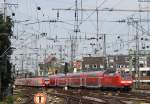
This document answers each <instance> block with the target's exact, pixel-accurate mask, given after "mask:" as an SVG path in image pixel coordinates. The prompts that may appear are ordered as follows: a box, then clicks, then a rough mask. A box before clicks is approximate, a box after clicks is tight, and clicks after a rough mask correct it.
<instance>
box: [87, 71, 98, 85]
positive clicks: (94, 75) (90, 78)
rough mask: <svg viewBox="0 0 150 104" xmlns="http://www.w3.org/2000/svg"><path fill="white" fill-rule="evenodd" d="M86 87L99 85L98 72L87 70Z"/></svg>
mask: <svg viewBox="0 0 150 104" xmlns="http://www.w3.org/2000/svg"><path fill="white" fill-rule="evenodd" d="M85 82H86V87H97V88H98V87H99V75H98V72H88V73H87V75H86V79H85Z"/></svg>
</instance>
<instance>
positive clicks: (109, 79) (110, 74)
mask: <svg viewBox="0 0 150 104" xmlns="http://www.w3.org/2000/svg"><path fill="white" fill-rule="evenodd" d="M115 72H116V71H115V70H106V71H105V72H104V75H103V76H104V77H103V86H104V87H114V86H113V84H114V81H115V80H114V76H115Z"/></svg>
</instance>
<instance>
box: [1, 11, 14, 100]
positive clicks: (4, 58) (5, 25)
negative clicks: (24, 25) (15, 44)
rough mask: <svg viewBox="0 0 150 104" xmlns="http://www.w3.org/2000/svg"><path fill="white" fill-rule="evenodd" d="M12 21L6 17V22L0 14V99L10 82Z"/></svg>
mask: <svg viewBox="0 0 150 104" xmlns="http://www.w3.org/2000/svg"><path fill="white" fill-rule="evenodd" d="M12 26H13V22H12V20H11V18H10V17H7V19H6V22H5V21H4V19H3V15H1V14H0V100H2V97H4V94H5V91H6V90H7V89H8V86H9V85H10V84H11V83H12V79H11V63H10V58H9V57H8V56H9V55H11V54H12V50H11V48H10V47H11V42H10V37H11V36H12V33H13V32H12V30H11V28H12Z"/></svg>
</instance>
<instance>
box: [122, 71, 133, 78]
mask: <svg viewBox="0 0 150 104" xmlns="http://www.w3.org/2000/svg"><path fill="white" fill-rule="evenodd" d="M120 74H121V77H122V79H132V76H131V75H130V74H129V73H128V72H125V71H121V72H120Z"/></svg>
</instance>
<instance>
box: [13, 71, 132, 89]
mask: <svg viewBox="0 0 150 104" xmlns="http://www.w3.org/2000/svg"><path fill="white" fill-rule="evenodd" d="M132 84H133V80H132V77H131V75H130V74H129V73H126V72H124V71H115V70H105V71H92V72H79V73H67V74H62V73H61V74H55V75H50V76H49V77H38V78H37V77H35V78H22V79H16V81H15V85H16V86H30V87H65V86H68V87H77V88H83V87H84V88H101V89H103V88H105V89H106V88H112V89H124V90H130V89H131V88H132Z"/></svg>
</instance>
